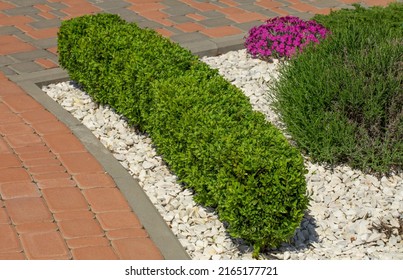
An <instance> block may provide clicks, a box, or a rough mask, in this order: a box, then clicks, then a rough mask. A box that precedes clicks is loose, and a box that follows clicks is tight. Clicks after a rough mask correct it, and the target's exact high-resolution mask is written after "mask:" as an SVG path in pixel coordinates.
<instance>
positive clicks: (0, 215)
mask: <svg viewBox="0 0 403 280" xmlns="http://www.w3.org/2000/svg"><path fill="white" fill-rule="evenodd" d="M0 190H1V189H0ZM0 195H2V194H1V192H0ZM10 223H11V221H10V217H9V216H8V214H7V212H6V208H4V207H3V208H0V225H8V224H10Z"/></svg>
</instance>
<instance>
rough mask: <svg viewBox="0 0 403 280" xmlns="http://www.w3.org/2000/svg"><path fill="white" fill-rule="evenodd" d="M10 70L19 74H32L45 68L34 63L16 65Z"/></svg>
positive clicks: (11, 66)
mask: <svg viewBox="0 0 403 280" xmlns="http://www.w3.org/2000/svg"><path fill="white" fill-rule="evenodd" d="M9 68H11V69H12V70H14V71H15V72H17V73H18V74H25V73H32V72H37V71H41V70H43V67H41V66H40V65H38V64H36V63H35V62H32V61H28V62H19V63H14V64H12V65H10V66H9Z"/></svg>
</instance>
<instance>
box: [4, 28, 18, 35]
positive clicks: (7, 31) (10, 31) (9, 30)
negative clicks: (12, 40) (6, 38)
mask: <svg viewBox="0 0 403 280" xmlns="http://www.w3.org/2000/svg"><path fill="white" fill-rule="evenodd" d="M20 32H21V31H20V30H19V29H18V28H17V27H15V26H0V35H11V34H15V33H20Z"/></svg>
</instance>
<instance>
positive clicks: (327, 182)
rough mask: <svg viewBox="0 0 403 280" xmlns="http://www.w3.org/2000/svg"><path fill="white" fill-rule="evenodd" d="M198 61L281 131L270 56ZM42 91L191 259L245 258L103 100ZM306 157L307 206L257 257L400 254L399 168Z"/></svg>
mask: <svg viewBox="0 0 403 280" xmlns="http://www.w3.org/2000/svg"><path fill="white" fill-rule="evenodd" d="M202 60H203V61H204V62H206V63H207V64H209V65H210V66H211V67H213V68H218V69H219V71H220V73H221V74H222V75H223V76H224V77H226V78H227V79H228V80H229V81H230V82H231V83H233V84H235V85H236V86H238V87H239V88H241V89H242V90H243V92H244V93H245V95H247V96H248V97H249V98H250V101H251V104H252V105H253V108H254V109H255V110H258V111H260V112H262V113H263V114H265V116H266V117H267V120H268V121H270V122H272V123H273V124H275V125H276V126H277V127H278V128H280V129H281V130H283V128H284V126H283V125H282V124H281V122H280V121H279V118H278V116H277V115H276V114H275V113H274V112H273V111H272V110H271V109H270V100H268V98H267V96H268V95H267V92H268V86H267V85H268V84H269V83H270V82H271V81H272V79H274V78H275V77H276V73H277V72H276V68H277V66H278V62H277V61H274V62H273V63H267V62H263V61H260V60H257V59H252V58H250V57H249V56H247V55H246V52H245V50H241V51H237V52H229V53H226V54H224V55H221V56H218V57H204V58H202ZM43 90H44V91H45V92H46V93H47V94H48V95H49V96H50V97H52V98H53V99H54V100H56V101H57V102H58V103H60V104H61V105H62V106H63V107H64V108H65V109H66V110H67V111H69V112H71V113H72V114H73V116H75V117H76V118H77V119H79V120H80V121H82V123H83V124H84V125H86V126H87V127H88V128H89V129H90V130H91V131H92V132H93V133H94V135H95V136H97V137H98V138H99V139H100V141H101V142H102V143H103V144H104V145H105V146H106V147H107V148H108V149H109V150H110V151H111V152H112V153H113V154H114V155H115V157H116V158H117V159H118V160H119V162H120V163H121V164H122V165H123V166H124V167H125V168H126V169H127V170H128V171H129V172H130V174H131V175H133V176H134V177H136V178H138V179H139V181H140V185H141V186H142V187H143V189H144V191H145V192H146V194H147V195H148V196H149V197H150V199H151V201H152V202H153V204H154V205H155V207H156V208H157V209H158V211H159V212H160V214H161V215H162V217H163V218H164V220H165V221H166V222H167V224H168V225H169V226H170V228H171V229H172V231H173V233H174V234H175V235H176V236H177V237H178V239H179V241H180V242H181V244H182V245H183V246H184V248H185V249H186V251H187V252H188V254H189V255H190V257H191V258H192V259H213V260H219V259H252V254H251V252H252V248H251V247H249V246H247V245H245V244H244V243H243V242H242V240H232V239H231V238H229V236H228V234H227V232H226V231H225V228H224V226H223V224H222V223H221V222H220V221H219V220H218V218H217V216H216V214H215V213H214V211H213V210H212V209H206V208H204V207H202V206H200V205H197V204H196V203H195V202H194V201H193V198H192V194H191V192H190V191H188V190H183V189H182V188H181V187H180V186H179V184H177V182H176V177H175V176H174V175H173V174H171V173H170V171H169V170H168V169H167V167H166V166H165V165H164V163H163V162H162V160H161V158H160V157H159V156H158V155H157V154H156V152H155V150H154V149H153V146H152V142H151V139H150V138H148V137H147V135H143V134H139V133H137V132H136V131H134V130H133V129H132V128H131V127H129V126H128V125H127V123H126V121H125V120H124V118H122V117H121V116H119V115H117V114H116V113H115V112H114V111H113V110H111V109H110V108H108V107H107V106H101V105H98V104H96V103H94V102H93V101H92V100H91V98H90V97H89V96H88V95H87V94H86V93H85V92H83V91H81V90H80V89H79V88H78V87H77V86H75V84H74V83H71V82H64V83H59V84H52V85H48V86H45V87H43ZM305 163H306V167H307V169H308V170H309V173H308V174H307V176H306V180H307V185H308V186H307V187H308V192H309V194H310V195H311V203H310V207H309V211H308V213H307V214H306V217H305V218H304V220H303V222H302V223H301V227H300V228H299V229H298V230H297V231H296V233H295V236H294V238H293V239H292V240H291V241H290V242H289V243H287V244H283V246H281V247H280V248H277V249H276V250H273V251H270V252H267V253H266V254H262V255H261V258H265V259H271V258H279V259H315V260H316V259H400V260H401V259H403V241H402V238H403V232H402V229H403V225H402V224H401V223H403V174H395V175H393V176H391V177H389V178H386V177H382V178H381V179H380V180H379V179H377V178H376V177H374V176H371V175H368V174H363V173H361V172H359V171H357V170H352V169H351V168H349V167H347V166H339V167H337V168H335V169H333V170H330V169H327V168H325V167H324V166H321V165H318V164H312V163H311V162H309V159H306V161H305ZM399 229H400V230H399Z"/></svg>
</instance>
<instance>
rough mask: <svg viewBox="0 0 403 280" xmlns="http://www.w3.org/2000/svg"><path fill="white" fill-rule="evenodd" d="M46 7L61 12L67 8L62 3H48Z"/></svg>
mask: <svg viewBox="0 0 403 280" xmlns="http://www.w3.org/2000/svg"><path fill="white" fill-rule="evenodd" d="M46 5H47V6H49V7H51V8H52V9H55V10H61V9H64V8H66V7H67V5H66V4H63V3H62V2H48V3H46Z"/></svg>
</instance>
